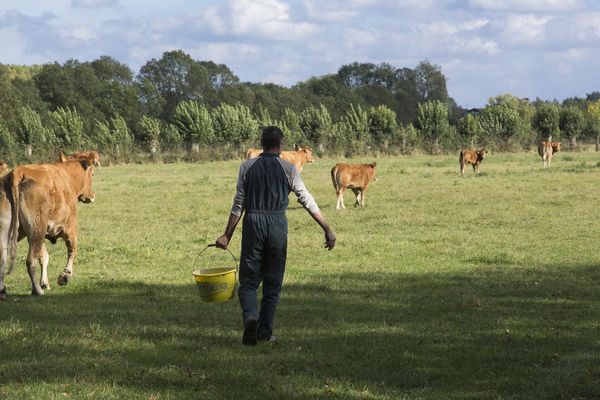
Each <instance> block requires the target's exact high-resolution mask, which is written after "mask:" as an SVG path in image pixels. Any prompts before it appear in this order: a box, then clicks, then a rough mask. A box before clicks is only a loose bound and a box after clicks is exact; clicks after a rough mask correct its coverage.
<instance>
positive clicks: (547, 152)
mask: <svg viewBox="0 0 600 400" xmlns="http://www.w3.org/2000/svg"><path fill="white" fill-rule="evenodd" d="M560 143H561V142H549V141H542V142H540V143H539V144H538V154H539V155H540V157H542V161H544V167H549V166H550V164H551V163H552V155H553V154H554V153H558V152H559V151H560Z"/></svg>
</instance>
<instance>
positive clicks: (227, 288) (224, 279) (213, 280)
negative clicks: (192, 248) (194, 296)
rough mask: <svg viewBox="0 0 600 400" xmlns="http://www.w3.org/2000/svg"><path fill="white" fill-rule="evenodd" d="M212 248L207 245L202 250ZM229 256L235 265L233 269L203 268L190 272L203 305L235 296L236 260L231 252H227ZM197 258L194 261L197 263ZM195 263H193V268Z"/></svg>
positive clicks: (212, 245) (210, 245) (211, 245)
mask: <svg viewBox="0 0 600 400" xmlns="http://www.w3.org/2000/svg"><path fill="white" fill-rule="evenodd" d="M214 246H215V245H214V244H209V245H208V246H206V248H204V250H206V249H208V248H209V247H214ZM204 250H202V251H201V252H200V254H198V257H200V255H201V254H202V253H204ZM227 251H229V249H227ZM229 254H231V257H233V260H234V261H235V263H236V266H235V267H218V268H204V269H201V270H196V271H193V272H192V274H193V275H194V281H195V282H196V286H198V289H200V298H201V299H202V301H204V302H205V303H214V302H218V301H227V300H230V299H232V298H233V296H234V295H235V289H236V286H237V285H236V283H237V260H236V259H235V256H234V255H233V254H232V253H231V251H229ZM198 257H196V261H198ZM196 261H194V268H195V266H196Z"/></svg>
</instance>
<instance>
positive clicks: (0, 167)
mask: <svg viewBox="0 0 600 400" xmlns="http://www.w3.org/2000/svg"><path fill="white" fill-rule="evenodd" d="M6 171H8V165H7V164H6V163H5V162H4V161H0V174H2V173H4V172H6Z"/></svg>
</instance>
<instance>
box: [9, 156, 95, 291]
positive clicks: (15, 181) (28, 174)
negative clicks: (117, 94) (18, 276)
mask: <svg viewBox="0 0 600 400" xmlns="http://www.w3.org/2000/svg"><path fill="white" fill-rule="evenodd" d="M93 164H94V158H93V156H92V155H91V156H90V158H89V159H87V160H73V161H71V160H68V161H65V162H58V163H53V164H33V165H23V166H18V167H16V168H15V169H14V170H12V171H11V172H10V173H9V174H7V175H5V176H3V177H2V178H0V182H1V188H0V254H1V255H2V259H1V260H0V300H4V299H5V298H6V288H5V286H4V275H5V271H6V264H7V262H9V269H8V273H7V274H9V273H10V272H12V270H13V268H14V264H15V260H16V257H17V241H19V240H21V239H23V238H24V237H27V240H28V242H29V253H28V255H27V259H26V264H27V271H28V272H29V277H30V279H31V286H32V294H35V295H41V294H43V293H44V289H49V288H50V285H49V282H48V269H47V267H48V262H49V256H48V251H47V250H46V246H45V243H44V239H48V240H50V241H51V242H52V243H56V240H57V239H59V238H61V239H63V240H64V242H65V244H66V246H67V254H68V258H67V264H66V267H65V269H64V270H63V272H62V273H61V274H60V275H59V277H58V284H59V285H61V286H62V285H66V284H67V282H68V280H69V278H70V277H71V276H72V275H73V263H74V261H75V257H76V256H77V201H78V200H79V201H81V202H84V203H89V202H92V201H94V197H95V196H94V192H93V190H92V176H93V174H94V170H93V168H92V166H93ZM9 250H10V259H9ZM38 262H40V265H41V269H42V271H41V279H40V282H39V283H38V282H37V281H36V279H35V269H36V264H37V263H38Z"/></svg>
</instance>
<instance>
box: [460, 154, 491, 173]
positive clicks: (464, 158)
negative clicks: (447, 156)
mask: <svg viewBox="0 0 600 400" xmlns="http://www.w3.org/2000/svg"><path fill="white" fill-rule="evenodd" d="M486 154H487V150H486V149H481V150H469V149H464V150H461V151H460V154H459V155H458V162H459V164H460V173H461V175H464V174H465V166H466V165H467V164H471V165H472V166H473V172H474V173H476V174H477V173H479V165H480V164H481V162H482V161H483V159H484V158H485V155H486Z"/></svg>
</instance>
